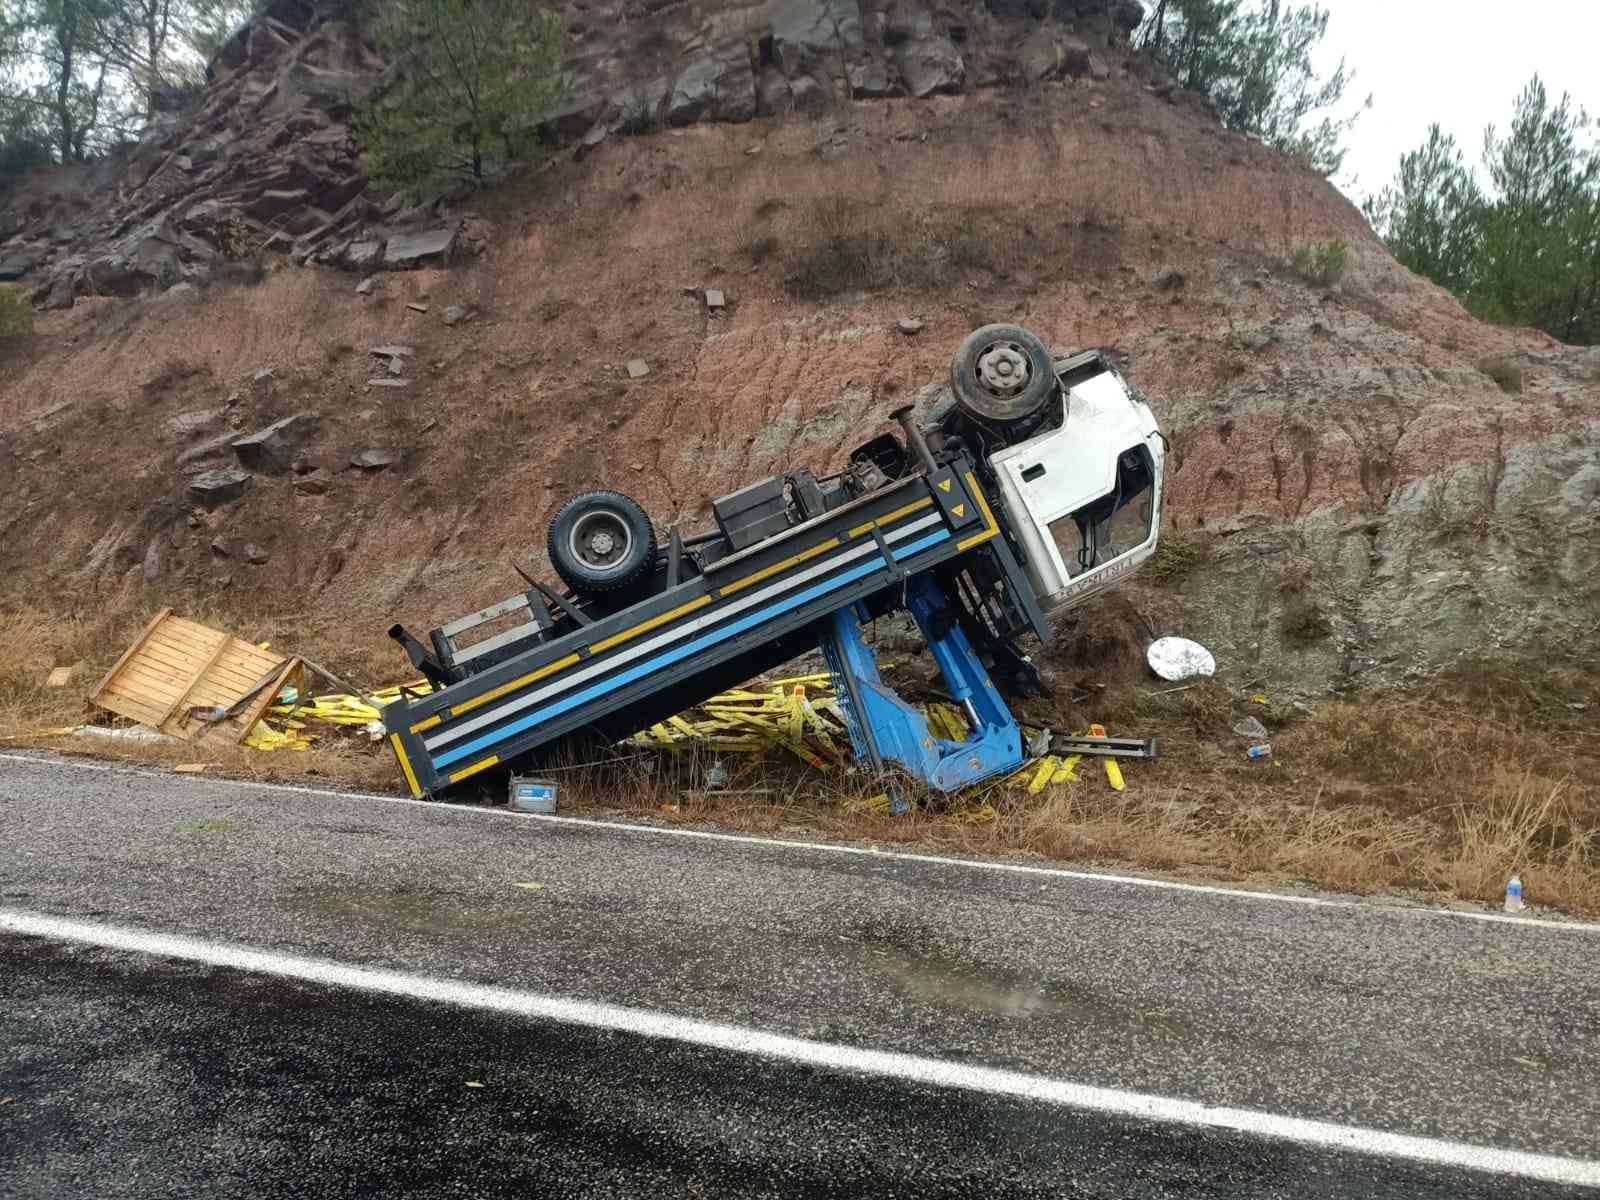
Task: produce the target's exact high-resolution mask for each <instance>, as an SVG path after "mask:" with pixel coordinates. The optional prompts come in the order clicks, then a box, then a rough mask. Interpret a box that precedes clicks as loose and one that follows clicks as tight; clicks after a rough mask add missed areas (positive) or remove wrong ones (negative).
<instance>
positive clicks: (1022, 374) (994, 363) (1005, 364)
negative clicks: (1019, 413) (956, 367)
mask: <svg viewBox="0 0 1600 1200" xmlns="http://www.w3.org/2000/svg"><path fill="white" fill-rule="evenodd" d="M977 365H978V370H977V376H978V382H979V383H980V384H981V385H982V386H983V390H984V391H986V392H988V393H989V394H990V395H992V396H997V397H999V398H1001V399H1004V400H1009V399H1011V398H1012V397H1013V396H1015V395H1017V394H1018V393H1019V392H1021V391H1022V390H1023V389H1024V388H1026V387H1027V386H1028V382H1029V380H1030V379H1031V378H1032V377H1033V365H1032V364H1031V363H1030V362H1029V361H1028V355H1027V353H1026V352H1025V351H1024V350H1023V349H1022V347H1021V346H1019V345H1017V343H1016V342H991V343H990V344H989V345H987V346H985V347H984V348H983V351H982V352H981V353H980V354H979V355H978V364H977Z"/></svg>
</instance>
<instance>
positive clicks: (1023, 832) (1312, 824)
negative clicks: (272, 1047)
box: [0, 606, 1600, 914]
mask: <svg viewBox="0 0 1600 1200" xmlns="http://www.w3.org/2000/svg"><path fill="white" fill-rule="evenodd" d="M1124 607H1126V606H1124ZM147 615H148V614H138V613H134V614H129V615H127V616H124V617H103V616H100V615H97V614H87V613H86V614H82V615H77V616H68V617H64V618H55V617H49V616H46V615H43V614H40V613H38V612H35V611H32V610H28V609H20V608H14V609H11V610H0V664H4V665H3V667H0V739H5V740H6V744H7V745H8V746H17V745H23V746H28V745H33V746H40V747H44V748H50V749H56V750H65V751H67V752H75V753H90V754H94V755H96V756H100V757H114V758H118V759H122V760H126V761H136V762H141V763H147V764H151V765H158V766H172V765H175V764H177V763H182V762H206V763H208V764H210V768H209V769H210V771H211V772H212V773H214V774H224V775H231V776H236V777H240V778H245V779H252V780H261V781H286V782H293V781H300V782H305V781H314V782H320V783H323V784H328V785H334V786H343V787H354V788H362V789H369V790H378V791H386V792H395V791H397V790H399V788H398V782H397V780H396V778H395V772H394V767H393V764H392V763H391V761H390V759H389V757H388V755H387V753H385V752H384V751H383V749H382V748H381V747H373V746H369V745H367V744H365V743H364V742H362V741H361V740H359V739H355V738H344V739H334V738H330V739H328V740H327V742H326V743H325V745H323V746H322V747H319V748H318V749H316V750H313V751H310V752H306V753H291V752H276V753H269V754H263V753H259V752H256V751H251V750H246V749H242V748H237V747H210V746H207V747H204V748H197V747H195V746H193V745H190V744H186V743H155V744H150V743H129V744H123V743H117V742H109V741H103V740H100V739H94V740H91V739H88V738H83V737H77V738H60V737H49V736H41V733H42V732H43V731H48V730H50V729H52V728H55V727H59V726H65V725H70V724H76V723H78V722H80V721H81V720H82V719H83V717H84V712H83V699H82V698H83V696H84V695H85V693H86V692H87V690H88V689H89V688H90V687H92V686H93V684H94V682H95V681H96V680H97V679H98V678H99V676H100V674H101V673H103V672H104V671H105V670H106V669H107V668H108V667H109V666H110V664H111V662H112V661H113V660H114V659H115V657H116V655H117V654H118V653H119V652H120V649H121V647H122V646H123V645H125V644H126V642H127V641H128V640H130V639H131V638H132V636H133V635H134V633H135V632H136V631H137V629H138V628H139V627H140V624H141V621H142V619H143V617H144V616H147ZM197 615H199V616H201V618H202V619H205V617H206V616H207V615H209V616H210V617H211V620H212V621H213V623H216V624H220V625H228V626H229V627H231V628H233V629H235V630H236V631H238V632H240V633H242V634H244V635H245V636H250V637H271V636H274V634H276V635H277V636H279V637H281V638H283V644H285V645H288V644H291V642H292V644H294V646H295V648H296V649H297V650H300V651H304V652H308V653H311V654H313V655H323V656H326V658H327V659H330V660H336V661H340V662H341V663H343V662H355V663H358V664H360V663H362V662H363V658H362V655H361V654H360V653H357V652H356V651H355V650H354V649H353V648H351V647H347V646H343V645H341V642H340V639H339V638H338V637H337V636H335V635H333V634H328V633H325V634H324V635H323V636H321V637H319V636H317V635H316V634H315V633H314V632H311V631H309V629H308V627H307V626H306V625H305V624H303V623H302V624H299V625H295V624H294V623H293V622H292V621H290V619H289V618H284V617H278V618H272V619H267V618H256V619H255V620H254V621H253V622H252V621H245V620H241V619H240V618H239V617H237V616H235V617H234V618H233V619H232V621H231V622H229V621H227V620H223V619H220V618H218V617H217V616H216V615H215V614H197ZM291 626H293V629H292V631H291ZM1144 637H1145V634H1144V632H1143V631H1142V629H1141V628H1140V627H1139V621H1138V620H1137V615H1136V614H1134V613H1133V612H1132V611H1131V610H1128V611H1123V609H1122V608H1115V607H1114V606H1113V607H1112V608H1104V607H1103V609H1102V610H1097V612H1096V613H1095V614H1093V619H1092V620H1089V621H1086V622H1085V623H1084V625H1083V627H1082V628H1081V629H1069V630H1068V631H1067V632H1066V636H1065V637H1064V639H1063V643H1064V644H1063V646H1062V648H1061V649H1060V650H1059V651H1056V652H1055V653H1053V655H1052V656H1051V658H1050V659H1049V660H1048V662H1047V664H1046V665H1047V668H1048V669H1049V671H1050V674H1051V676H1052V678H1053V680H1054V683H1055V685H1056V689H1057V699H1056V700H1054V701H1034V702H1030V703H1029V704H1026V705H1023V706H1020V711H1021V712H1022V713H1023V715H1024V716H1025V717H1026V718H1027V719H1030V720H1033V721H1037V722H1039V723H1043V724H1049V725H1051V726H1052V727H1055V728H1062V729H1065V728H1082V727H1084V726H1085V725H1086V724H1088V723H1089V722H1091V721H1100V722H1103V723H1104V724H1106V725H1107V727H1108V728H1110V729H1111V730H1112V732H1114V733H1124V734H1154V735H1158V736H1159V737H1160V738H1161V743H1162V757H1161V758H1160V759H1159V760H1158V761H1156V762H1153V763H1131V764H1128V765H1127V766H1126V767H1125V774H1126V776H1127V780H1128V787H1127V790H1126V791H1125V792H1122V793H1118V792H1115V791H1112V790H1111V788H1110V787H1109V786H1108V784H1107V782H1106V780H1105V777H1104V775H1103V773H1102V769H1101V767H1100V765H1099V764H1097V763H1093V762H1084V763H1080V764H1079V768H1078V772H1079V775H1080V776H1081V778H1080V780H1079V781H1078V782H1076V783H1069V784H1066V785H1063V786H1061V787H1056V788H1051V789H1048V790H1047V791H1046V792H1045V794H1043V795H1038V796H1034V795H1029V794H1028V793H1027V791H1026V790H1025V789H1018V788H1010V787H1005V786H999V785H996V786H991V787H987V788H982V789H977V790H975V791H973V792H971V793H968V794H966V795H963V796H961V797H956V798H950V797H943V796H919V797H915V798H914V807H913V810H912V811H911V812H910V813H909V814H907V815H905V816H900V817H893V816H890V815H888V814H887V813H886V812H883V811H881V809H879V808H875V807H874V806H872V805H871V804H869V803H867V801H868V799H869V798H870V797H871V796H872V795H873V794H874V793H876V792H879V791H880V790H881V786H880V785H877V784H875V783H874V782H873V781H872V780H870V779H868V778H866V777H864V776H863V775H861V774H860V773H859V772H856V771H842V770H841V771H835V772H830V773H827V774H819V773H817V772H815V771H812V770H810V769H809V768H805V767H803V766H801V765H800V764H798V763H796V762H793V761H791V760H788V759H787V757H786V756H784V755H782V754H781V753H775V754H774V755H773V756H772V757H771V758H770V759H768V760H767V761H760V760H753V759H749V758H744V757H735V756H728V757H727V758H726V759H725V763H726V765H727V766H728V767H729V768H730V769H731V770H732V772H733V779H732V780H731V782H730V784H729V786H728V788H726V789H725V790H719V791H707V790H705V789H704V787H703V779H704V768H705V767H706V765H707V764H706V763H705V762H704V761H700V760H697V759H696V758H695V757H694V756H692V755H686V756H682V757H676V758H674V757H664V758H661V759H658V758H656V756H654V755H652V754H648V753H645V752H627V751H624V752H620V753H617V754H616V755H614V756H612V757H609V758H606V759H605V761H599V762H596V761H595V757H594V756H591V757H590V758H588V759H586V760H585V762H584V763H582V764H580V763H576V762H573V761H571V760H570V759H569V760H567V761H562V762H557V763H555V764H553V766H552V767H550V768H549V770H550V771H551V772H552V773H553V774H554V775H555V776H556V778H558V779H559V780H560V781H561V784H562V789H563V790H562V796H563V803H564V805H566V806H567V807H568V808H576V809H580V810H582V809H600V810H610V811H617V812H623V813H627V814H630V815H651V816H653V817H655V818H657V819H664V820H669V821H684V822H712V823H715V824H717V825H720V826H722V827H725V828H731V829H737V830H745V831H753V832H764V833H776V834H804V835H805V836H823V837H835V838H845V839H869V840H872V841H877V842H883V843H891V844H897V845H905V846H915V847H922V848H925V849H936V850H940V851H945V852H955V853H966V854H980V855H986V854H1003V855H1008V856H1032V855H1037V856H1042V857H1045V858H1049V859H1055V860H1062V861H1082V862H1094V863H1106V864H1110V863H1118V864H1127V863H1131V864H1135V865H1137V866H1139V867H1143V868H1146V869H1149V870H1156V871H1164V872H1172V873H1176V874H1181V875H1189V876H1197V877H1206V878H1225V879H1238V880H1252V881H1256V882H1265V883H1278V884H1287V883H1308V884H1313V885H1316V886H1319V887H1326V888H1333V889H1337V890H1341V891H1351V892H1377V891H1393V890H1401V891H1408V892H1413V893H1416V894H1419V895H1422V896H1426V897H1429V898H1435V899H1446V898H1460V899H1468V900H1479V901H1485V902H1493V901H1494V900H1496V899H1497V898H1498V897H1499V895H1500V893H1501V890H1502V889H1503V888H1504V886H1505V880H1506V878H1507V876H1509V875H1510V874H1511V872H1512V871H1520V872H1521V874H1522V877H1523V880H1524V882H1525V885H1526V888H1527V892H1528V895H1529V897H1530V900H1531V901H1532V902H1533V903H1535V904H1538V905H1547V906H1552V907H1557V908H1562V909H1566V910H1568V911H1572V912H1579V913H1590V914H1593V913H1600V782H1597V781H1600V728H1597V724H1596V721H1595V718H1594V716H1593V715H1592V714H1595V713H1600V689H1597V688H1596V686H1595V684H1594V683H1593V682H1592V681H1593V680H1594V679H1595V678H1597V676H1596V674H1595V673H1594V672H1593V671H1592V670H1579V669H1578V668H1577V667H1576V666H1574V667H1572V668H1570V669H1569V670H1567V671H1566V672H1565V673H1562V672H1555V671H1546V672H1544V673H1529V672H1520V673H1519V672H1515V671H1512V670H1509V669H1499V670H1489V671H1485V670H1462V671H1459V672H1457V673H1456V674H1454V675H1452V676H1450V677H1449V678H1445V679H1440V680H1438V681H1435V682H1434V683H1433V684H1432V685H1430V686H1427V687H1424V688H1421V689H1418V690H1415V691H1413V692H1409V693H1395V694H1390V695H1376V696H1368V697H1361V698H1352V699H1341V700H1331V701H1326V702H1323V703H1320V704H1318V705H1317V706H1316V707H1315V709H1314V711H1313V712H1311V713H1310V714H1305V713H1302V712H1300V711H1298V710H1295V709H1293V708H1276V707H1274V706H1272V705H1270V704H1269V705H1265V706H1263V705H1257V704H1253V703H1251V702H1249V701H1248V699H1246V698H1245V697H1244V696H1243V695H1242V694H1241V693H1240V692H1239V691H1238V690H1236V689H1230V688H1229V687H1227V686H1225V685H1224V684H1222V683H1221V682H1219V681H1216V680H1208V681H1202V682H1199V683H1194V684H1190V685H1184V686H1181V687H1178V688H1176V689H1174V688H1173V686H1172V685H1164V684H1157V683H1153V682H1146V681H1144V680H1143V679H1142V678H1140V675H1139V671H1138V670H1137V669H1136V663H1137V660H1138V659H1139V658H1140V657H1141V655H1140V648H1141V646H1142V644H1143V640H1144ZM74 663H78V664H81V666H80V667H79V672H78V675H77V676H76V678H75V679H74V681H73V683H72V685H71V686H69V687H68V688H64V689H51V688H48V687H46V686H45V683H44V680H45V677H46V676H47V675H48V673H49V671H50V669H51V668H52V667H55V666H61V665H69V664H74ZM354 669H359V666H358V667H357V668H354ZM358 682H361V683H370V682H376V680H375V679H374V678H373V677H372V676H370V675H365V676H361V677H359V678H358ZM1245 715H1254V716H1257V717H1258V718H1260V719H1261V720H1262V721H1263V722H1264V723H1265V724H1266V725H1267V726H1268V728H1269V730H1270V731H1271V739H1272V743H1273V748H1274V752H1273V756H1272V757H1271V758H1270V759H1267V760H1262V761H1251V760H1248V759H1246V758H1245V756H1244V748H1245V746H1246V744H1247V742H1246V739H1243V738H1241V737H1239V736H1237V735H1235V734H1234V733H1233V732H1232V726H1233V725H1234V724H1235V723H1237V722H1238V721H1239V720H1240V718H1241V717H1243V716H1245ZM601 757H604V756H601ZM484 786H485V787H487V788H498V786H499V785H498V784H497V783H495V782H494V781H492V780H491V781H490V782H489V783H487V784H485V785H484Z"/></svg>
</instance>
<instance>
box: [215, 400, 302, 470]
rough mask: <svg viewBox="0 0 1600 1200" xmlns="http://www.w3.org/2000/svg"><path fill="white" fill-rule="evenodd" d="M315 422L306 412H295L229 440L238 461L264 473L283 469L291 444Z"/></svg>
mask: <svg viewBox="0 0 1600 1200" xmlns="http://www.w3.org/2000/svg"><path fill="white" fill-rule="evenodd" d="M315 423H316V422H315V418H314V417H312V416H311V415H310V414H309V413H295V414H294V415H293V416H289V417H284V418H283V420H281V421H274V422H273V423H272V424H271V425H268V426H267V427H266V428H265V429H258V430H256V432H254V433H252V434H249V435H248V436H246V437H242V438H240V439H239V440H238V441H236V442H234V443H233V452H234V454H236V455H238V457H239V465H240V466H243V467H247V468H249V469H250V470H252V471H262V472H266V473H268V474H276V473H278V472H281V471H287V470H288V469H289V463H290V461H291V460H292V458H293V455H294V444H295V443H296V442H297V441H299V439H300V438H301V437H303V436H304V435H305V434H307V433H309V432H310V429H311V427H312V426H313V425H314V424H315Z"/></svg>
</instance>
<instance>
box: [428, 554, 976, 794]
mask: <svg viewBox="0 0 1600 1200" xmlns="http://www.w3.org/2000/svg"><path fill="white" fill-rule="evenodd" d="M949 537H950V531H949V530H948V529H938V530H935V531H934V532H933V533H930V534H928V535H927V536H926V537H921V538H918V539H917V540H916V541H914V542H912V543H911V544H910V545H907V546H904V547H902V548H901V549H899V550H896V551H894V552H893V558H894V559H895V561H896V562H898V561H899V560H901V559H904V558H910V557H912V556H913V555H915V554H920V553H921V552H922V551H924V550H926V549H927V548H928V547H929V546H934V545H937V544H938V543H940V542H942V541H946V540H948V539H949ZM882 569H883V560H882V559H881V558H874V559H873V560H872V561H870V562H866V563H863V564H862V565H861V566H859V567H852V568H851V569H850V570H848V571H845V572H843V573H842V574H839V575H835V576H833V577H832V578H830V579H825V580H823V581H822V582H821V583H818V584H814V585H812V586H811V587H808V588H806V589H804V590H803V591H799V592H795V593H794V594H793V595H790V596H786V597H784V598H783V599H782V600H779V601H777V602H775V603H773V604H771V605H769V606H767V607H765V608H761V609H758V610H756V611H755V612H753V613H751V614H750V615H749V616H747V617H742V618H740V619H739V620H737V621H733V622H731V623H729V624H727V625H723V626H721V627H720V628H717V629H714V630H712V631H711V632H710V633H708V634H705V635H704V636H702V637H698V638H695V639H694V640H693V641H689V642H685V643H684V644H683V645H682V646H679V647H677V648H676V649H674V650H669V651H667V652H666V653H665V654H661V655H658V656H656V657H655V658H650V659H646V660H645V661H644V662H642V663H639V664H638V665H637V666H634V667H630V668H629V669H628V670H626V671H623V672H621V673H620V674H617V675H613V676H611V677H609V678H607V679H603V680H601V681H600V682H599V683H596V684H594V685H593V686H591V687H587V688H584V689H583V690H582V691H579V692H574V693H573V694H572V695H570V696H568V697H566V698H565V699H563V700H557V701H556V702H555V703H553V704H549V705H546V706H545V707H543V708H539V709H535V710H534V711H533V712H531V713H529V714H528V715H527V716H525V717H522V718H520V719H518V720H516V721H513V722H511V723H510V724H509V725H503V726H501V727H500V728H499V729H494V730H491V731H490V732H488V733H486V734H483V735H482V736H481V737H477V738H474V739H473V740H472V741H470V742H466V743H463V744H462V745H460V746H457V747H456V748H455V749H454V750H449V751H446V752H445V753H443V754H441V755H439V756H438V757H436V758H435V759H434V760H433V765H434V767H435V769H443V768H444V767H447V766H449V765H450V764H451V763H454V762H460V761H461V760H462V759H463V758H470V757H472V756H473V755H474V754H477V753H478V752H479V751H481V750H483V749H485V748H486V747H488V746H492V745H495V744H496V743H498V742H503V741H505V740H506V739H507V738H509V737H514V736H516V735H517V734H519V733H521V732H523V731H524V730H527V729H532V728H533V727H534V726H535V725H538V724H540V723H542V722H544V721H548V720H549V719H550V718H551V717H557V716H560V715H561V714H562V713H564V712H567V711H569V710H571V709H574V708H577V707H579V706H580V705H583V704H587V703H588V702H589V701H591V700H594V699H596V698H598V697H600V696H604V695H605V694H606V693H607V692H613V691H615V690H616V689H618V688H620V687H625V686H626V685H627V684H630V683H632V682H633V681H634V680H636V679H642V678H643V677H644V676H646V675H650V674H652V673H654V672H656V671H659V670H661V669H662V668H663V667H669V666H671V665H672V664H673V663H675V662H680V661H682V660H683V659H685V658H688V657H689V656H690V655H691V654H698V653H699V652H700V651H701V650H704V649H706V647H708V646H714V645H716V644H717V643H718V642H724V641H727V640H728V639H729V638H731V637H737V636H738V635H739V634H741V633H743V632H744V631H745V630H747V629H751V628H754V627H755V626H757V625H760V624H762V623H763V622H765V621H770V620H771V619H772V618H773V617H778V616H782V615H783V614H784V613H786V612H789V611H791V610H793V609H796V608H799V607H800V606H801V605H803V604H809V603H810V602H811V601H812V600H815V599H816V598H817V597H818V596H825V595H827V594H828V593H829V592H833V591H838V589H840V588H842V587H844V586H845V585H846V584H849V583H854V582H855V581H856V580H857V579H861V578H863V577H865V576H867V575H870V574H872V573H873V572H874V571H881V570H882Z"/></svg>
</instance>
